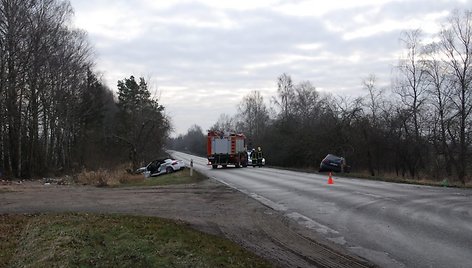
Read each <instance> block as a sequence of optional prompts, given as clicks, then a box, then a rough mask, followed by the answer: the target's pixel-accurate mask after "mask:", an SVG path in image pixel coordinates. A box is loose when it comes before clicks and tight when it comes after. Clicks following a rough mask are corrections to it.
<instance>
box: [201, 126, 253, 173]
mask: <svg viewBox="0 0 472 268" xmlns="http://www.w3.org/2000/svg"><path fill="white" fill-rule="evenodd" d="M207 142H208V143H207V155H208V165H211V166H212V167H213V168H217V167H218V166H222V167H223V168H225V167H226V166H228V165H235V166H236V167H241V166H242V167H247V163H248V159H247V149H246V136H244V134H236V133H225V132H222V131H209V132H208V139H207Z"/></svg>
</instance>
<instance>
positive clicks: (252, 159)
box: [251, 149, 257, 167]
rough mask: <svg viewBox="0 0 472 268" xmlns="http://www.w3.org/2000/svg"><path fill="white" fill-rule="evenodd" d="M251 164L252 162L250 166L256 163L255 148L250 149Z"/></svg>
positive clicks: (254, 165)
mask: <svg viewBox="0 0 472 268" xmlns="http://www.w3.org/2000/svg"><path fill="white" fill-rule="evenodd" d="M251 162H252V163H251V164H252V167H256V165H257V154H256V150H255V149H252V151H251Z"/></svg>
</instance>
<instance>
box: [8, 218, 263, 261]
mask: <svg viewBox="0 0 472 268" xmlns="http://www.w3.org/2000/svg"><path fill="white" fill-rule="evenodd" d="M0 231H1V236H0V266H1V267H271V264H270V263H268V262H267V261H265V260H263V259H261V258H259V257H258V256H256V255H254V254H253V253H251V252H248V251H247V250H245V249H243V248H241V247H240V246H239V245H237V244H235V243H233V242H231V241H229V240H226V239H223V238H220V237H217V236H213V235H208V234H205V233H202V232H199V231H196V230H194V229H192V228H190V227H189V226H188V225H187V224H185V223H183V222H175V221H171V220H166V219H160V218H153V217H141V216H123V215H97V214H86V213H67V214H41V215H32V216H31V215H29V216H27V215H0Z"/></svg>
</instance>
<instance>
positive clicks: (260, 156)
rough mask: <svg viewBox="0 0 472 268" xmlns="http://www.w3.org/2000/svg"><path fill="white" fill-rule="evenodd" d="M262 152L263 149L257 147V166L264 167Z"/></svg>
mask: <svg viewBox="0 0 472 268" xmlns="http://www.w3.org/2000/svg"><path fill="white" fill-rule="evenodd" d="M262 157H263V156H262V150H261V147H257V165H258V166H259V167H262Z"/></svg>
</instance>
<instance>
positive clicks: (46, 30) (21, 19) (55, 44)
mask: <svg viewBox="0 0 472 268" xmlns="http://www.w3.org/2000/svg"><path fill="white" fill-rule="evenodd" d="M72 14H73V9H72V7H71V5H70V3H69V2H68V1H59V0H0V107H1V108H0V177H1V176H6V177H18V178H20V177H23V178H28V177H32V176H45V175H47V174H52V173H53V174H54V173H63V172H67V171H71V170H78V169H81V168H84V167H87V168H99V167H106V166H109V165H114V164H118V163H122V162H125V161H130V162H132V163H133V168H134V167H135V166H137V165H138V162H139V161H140V160H141V159H144V158H145V157H144V155H145V154H147V153H150V152H151V151H152V153H153V154H154V153H157V151H159V150H160V146H161V144H162V141H163V140H164V139H165V137H166V135H167V134H168V131H169V129H170V124H169V122H168V119H167V118H166V117H165V115H164V108H163V106H161V105H159V104H158V102H157V99H156V98H153V97H152V96H151V94H150V93H149V89H148V87H147V84H146V81H145V80H144V79H143V78H140V80H139V81H136V80H135V79H134V77H133V76H131V77H130V78H125V79H124V80H123V81H119V82H118V92H119V98H118V99H117V98H116V97H115V96H114V94H113V93H112V91H111V90H110V89H108V88H107V87H106V86H105V85H104V84H103V83H102V82H101V80H100V76H99V74H98V73H96V72H94V71H93V66H94V55H93V51H92V47H91V45H90V44H89V42H88V40H87V36H86V32H84V31H82V30H79V29H75V28H74V27H72V26H71V22H70V21H71V16H72ZM157 148H159V149H157Z"/></svg>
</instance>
